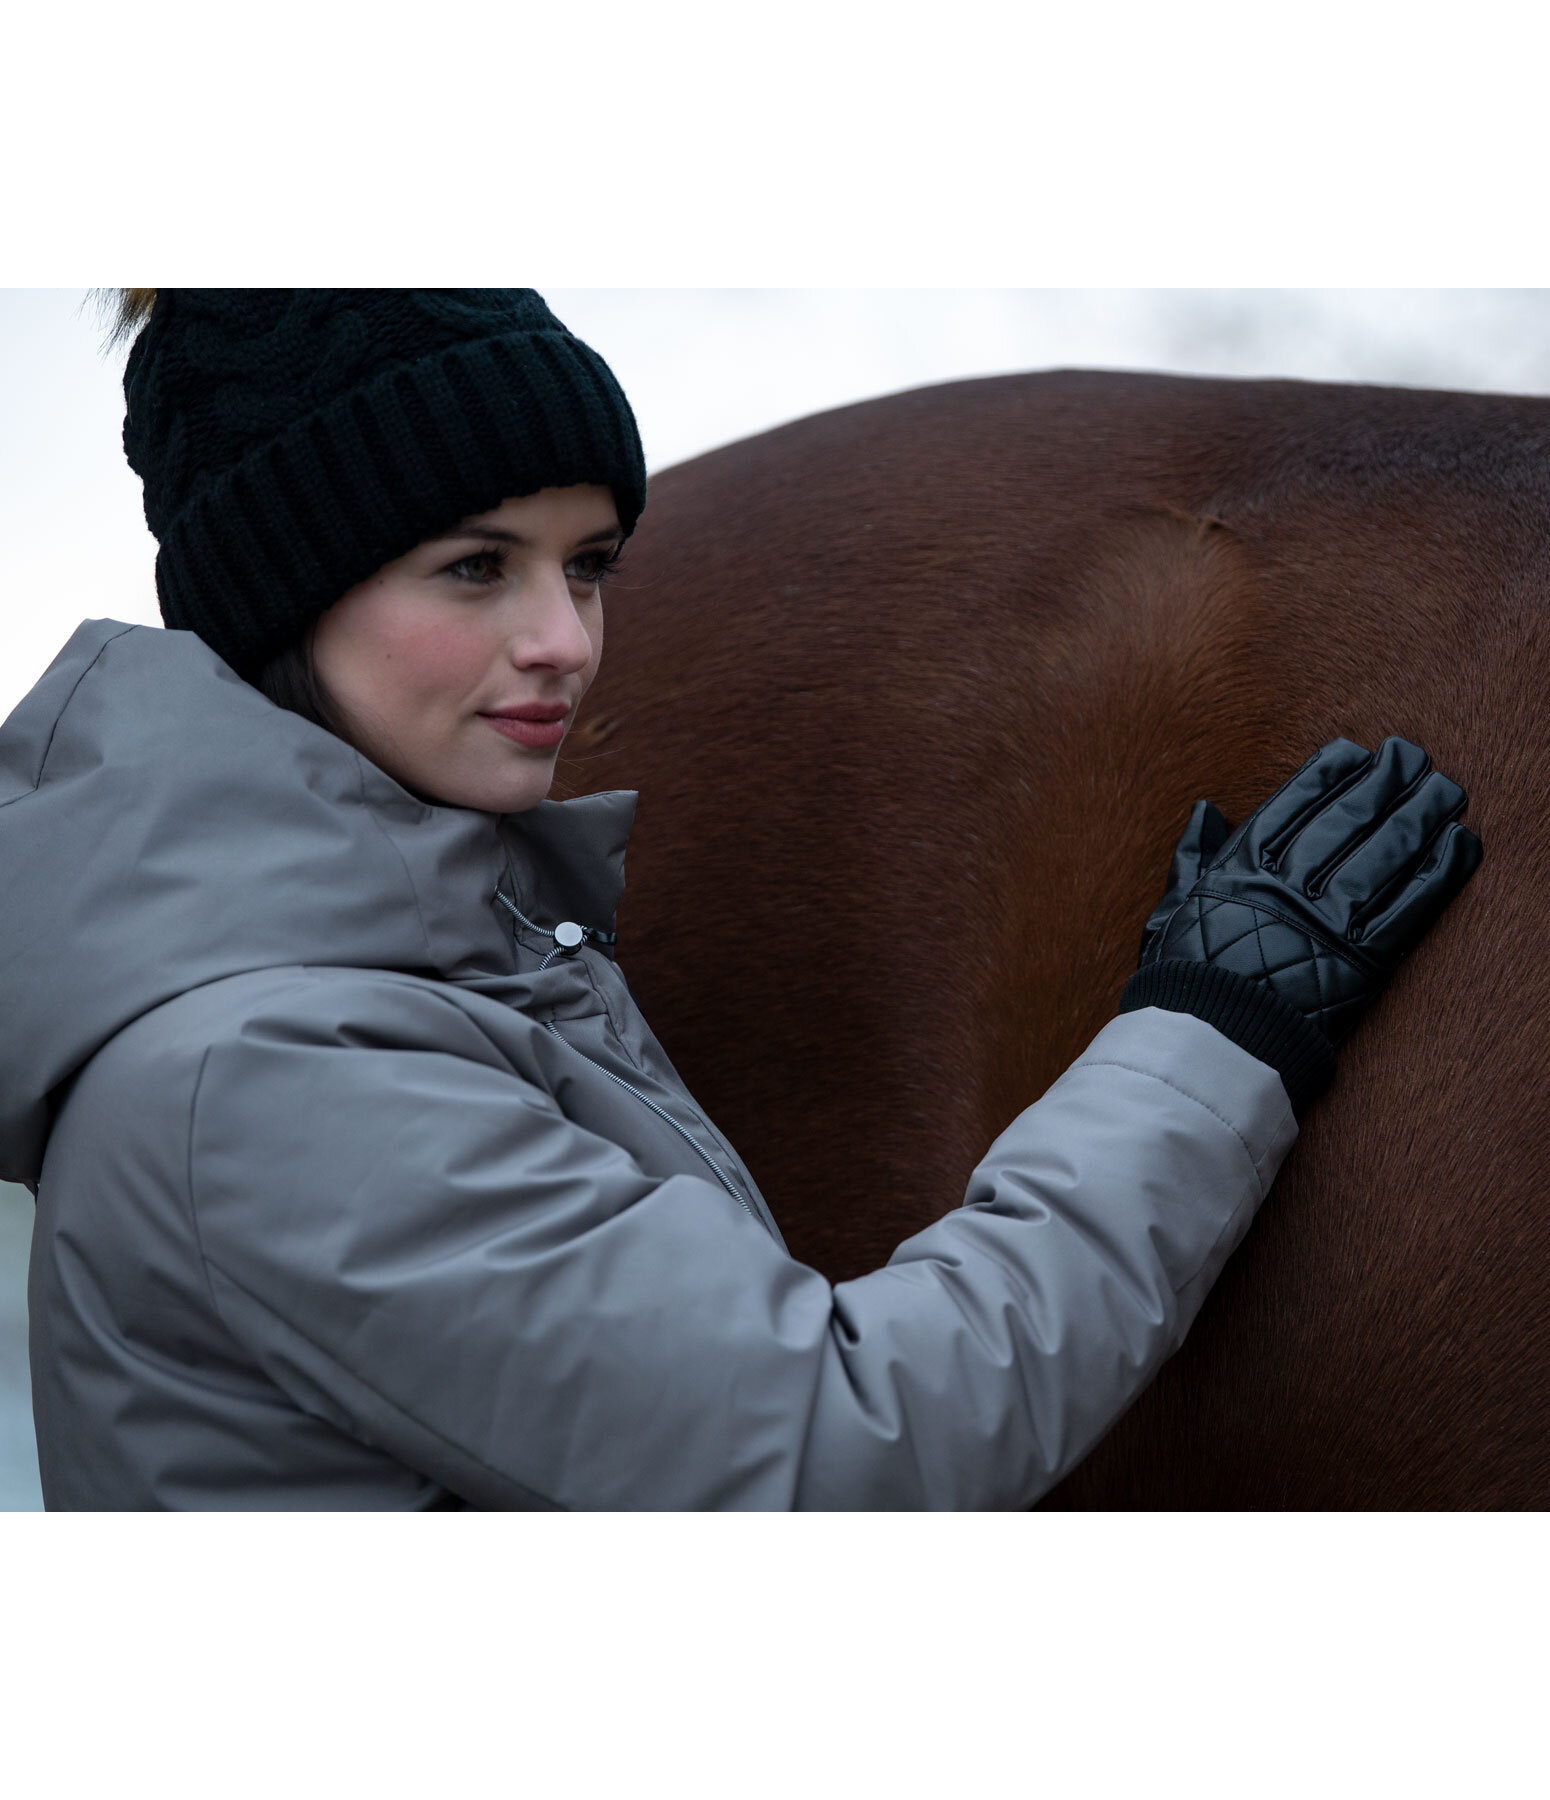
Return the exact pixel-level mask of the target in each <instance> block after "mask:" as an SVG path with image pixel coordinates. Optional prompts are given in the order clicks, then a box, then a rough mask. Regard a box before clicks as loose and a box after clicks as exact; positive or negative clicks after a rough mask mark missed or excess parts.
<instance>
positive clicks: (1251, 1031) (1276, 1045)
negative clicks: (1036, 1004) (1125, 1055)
mask: <svg viewBox="0 0 1550 1800" xmlns="http://www.w3.org/2000/svg"><path fill="white" fill-rule="evenodd" d="M1468 800H1469V796H1468V795H1467V794H1466V793H1465V792H1464V790H1463V789H1462V788H1461V787H1459V786H1458V784H1457V783H1456V782H1453V781H1450V780H1449V779H1448V778H1447V776H1446V775H1443V774H1441V773H1439V772H1438V771H1437V770H1435V769H1433V768H1432V766H1431V759H1430V758H1429V757H1428V756H1427V754H1426V752H1425V751H1424V750H1421V749H1419V748H1418V747H1417V746H1416V745H1414V744H1411V743H1407V742H1406V741H1405V739H1404V738H1399V737H1390V738H1385V739H1384V740H1383V743H1382V744H1381V745H1380V746H1379V748H1378V751H1377V753H1376V754H1375V755H1374V754H1372V753H1371V752H1369V751H1366V750H1363V749H1362V747H1361V746H1360V745H1359V744H1353V743H1351V742H1350V741H1349V740H1348V739H1346V738H1336V739H1334V740H1333V742H1331V743H1328V744H1326V745H1325V746H1324V748H1323V749H1322V750H1320V751H1318V752H1317V753H1316V754H1315V755H1313V756H1311V757H1309V759H1308V760H1307V762H1305V763H1304V764H1303V765H1302V767H1301V768H1300V769H1298V770H1297V772H1296V773H1295V774H1294V775H1293V776H1292V777H1291V778H1290V779H1289V780H1288V781H1286V782H1284V783H1283V784H1282V785H1281V786H1280V787H1279V788H1277V789H1276V791H1275V793H1274V794H1272V795H1271V797H1270V798H1269V799H1268V800H1267V801H1265V803H1264V805H1263V806H1261V807H1260V808H1259V809H1258V810H1257V811H1256V812H1254V813H1251V814H1250V816H1249V817H1248V818H1247V819H1246V820H1245V821H1244V823H1243V824H1242V825H1240V826H1239V827H1238V829H1237V830H1236V831H1234V832H1231V833H1229V828H1228V825H1227V821H1226V820H1225V819H1224V818H1223V817H1222V815H1221V813H1220V812H1218V811H1217V809H1216V807H1214V806H1213V805H1212V804H1211V802H1210V801H1209V800H1199V801H1197V802H1196V803H1195V806H1194V809H1193V810H1192V811H1191V813H1190V816H1189V823H1188V824H1187V825H1186V826H1185V828H1184V832H1183V835H1182V836H1181V837H1180V839H1179V842H1178V847H1177V848H1176V849H1175V851H1174V853H1173V866H1172V869H1171V870H1170V873H1169V881H1168V891H1167V893H1166V894H1164V896H1163V898H1162V899H1161V901H1159V903H1158V904H1157V906H1156V907H1155V908H1154V909H1153V911H1152V914H1151V917H1150V918H1148V920H1147V922H1146V928H1145V930H1144V932H1143V933H1142V938H1141V961H1140V966H1139V968H1138V969H1137V971H1136V973H1135V974H1134V975H1133V976H1132V977H1131V979H1130V981H1129V982H1127V984H1126V986H1125V992H1124V996H1123V997H1122V999H1121V1002H1120V1008H1119V1010H1120V1011H1121V1012H1132V1011H1134V1010H1136V1009H1137V1008H1138V1007H1142V1006H1164V1007H1169V1008H1171V1009H1172V1010H1174V1011H1182V1012H1193V1013H1196V1014H1198V1015H1199V1016H1200V1017H1202V1018H1205V1019H1207V1020H1208V1021H1209V1022H1210V1023H1212V1024H1215V1025H1217V1026H1218V1027H1219V1028H1220V1029H1222V1030H1224V1031H1225V1032H1226V1034H1227V1035H1228V1036H1229V1037H1231V1038H1233V1039H1234V1041H1235V1042H1238V1043H1240V1044H1242V1045H1243V1047H1244V1048H1245V1049H1247V1050H1249V1051H1250V1052H1251V1054H1253V1055H1256V1056H1259V1057H1260V1058H1261V1060H1263V1061H1265V1062H1268V1063H1270V1064H1271V1065H1272V1066H1273V1067H1275V1068H1277V1069H1279V1070H1280V1073H1281V1077H1282V1080H1283V1082H1285V1084H1286V1088H1287V1093H1288V1096H1289V1097H1290V1099H1291V1102H1292V1106H1293V1108H1294V1110H1296V1111H1301V1109H1302V1107H1303V1106H1304V1105H1306V1104H1307V1102H1308V1101H1309V1100H1311V1099H1312V1098H1313V1097H1314V1095H1315V1094H1317V1093H1318V1092H1320V1091H1321V1090H1322V1089H1323V1087H1324V1086H1326V1085H1327V1083H1328V1082H1329V1080H1330V1079H1331V1077H1332V1076H1333V1074H1334V1061H1335V1058H1334V1047H1335V1046H1336V1045H1337V1044H1339V1043H1340V1042H1341V1040H1342V1039H1343V1038H1344V1037H1345V1036H1346V1035H1347V1033H1348V1032H1349V1031H1350V1030H1351V1027H1352V1026H1353V1025H1354V1024H1355V1023H1356V1020H1357V1018H1358V1017H1359V1016H1360V1014H1361V1013H1362V1012H1363V1010H1364V1009H1365V1008H1366V1007H1367V1006H1368V1005H1369V1004H1370V1003H1371V1002H1372V1000H1373V999H1375V998H1376V996H1377V995H1378V993H1379V992H1380V991H1381V990H1382V988H1383V987H1384V986H1385V985H1386V983H1387V982H1388V980H1389V978H1390V976H1391V975H1392V974H1393V973H1394V970H1395V968H1396V967H1397V966H1398V964H1399V963H1400V961H1401V960H1402V959H1403V958H1404V957H1405V956H1406V955H1407V954H1408V953H1409V951H1410V950H1411V949H1413V948H1414V946H1415V945H1416V944H1417V943H1418V942H1419V941H1420V939H1421V937H1422V936H1423V935H1424V934H1425V932H1426V931H1427V930H1428V929H1429V928H1430V926H1431V925H1432V924H1433V923H1434V922H1435V921H1436V919H1437V917H1438V915H1439V914H1440V913H1441V912H1442V910H1443V908H1444V907H1445V906H1446V905H1447V904H1448V902H1449V901H1450V900H1451V899H1452V898H1453V897H1454V895H1455V894H1457V893H1458V891H1459V889H1460V888H1461V887H1463V885H1464V883H1465V882H1466V881H1468V879H1469V878H1470V876H1471V875H1473V874H1474V872H1475V870H1476V869H1477V868H1478V867H1479V865H1480V858H1481V855H1482V851H1481V845H1480V840H1479V838H1477V837H1476V836H1475V834H1474V833H1473V832H1472V831H1470V830H1469V829H1468V828H1467V827H1465V826H1463V825H1461V824H1459V823H1458V816H1459V814H1460V813H1462V812H1463V811H1464V808H1465V807H1466V805H1467V804H1468Z"/></svg>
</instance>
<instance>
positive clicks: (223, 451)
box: [124, 288, 646, 674]
mask: <svg viewBox="0 0 1550 1800" xmlns="http://www.w3.org/2000/svg"><path fill="white" fill-rule="evenodd" d="M124 396H125V402H126V413H125V419H124V450H125V453H126V455H127V456H128V458H129V461H130V464H131V466H132V467H133V468H134V469H135V471H136V472H137V473H138V474H139V475H140V476H141V477H142V479H143V481H144V483H145V516H146V521H147V523H148V524H149V525H150V528H151V530H152V532H153V533H154V534H155V535H156V537H157V539H158V540H159V543H160V554H159V555H158V557H157V562H156V581H157V590H158V594H159V596H160V601H161V611H162V617H163V619H164V620H165V622H166V623H167V624H168V625H169V626H173V627H182V628H184V629H187V630H191V631H195V632H197V633H198V634H199V635H200V636H201V637H202V638H204V640H205V641H206V642H207V643H208V644H210V646H211V647H212V648H213V649H214V650H215V651H216V652H217V654H218V655H220V656H222V657H223V658H225V660H226V661H227V662H228V663H230V664H231V665H232V667H233V668H235V669H236V670H237V671H238V672H239V673H241V674H249V673H251V672H252V671H253V670H254V669H256V668H257V667H259V666H260V665H261V664H262V663H263V662H265V661H266V660H267V659H268V658H269V657H270V656H272V655H273V654H274V653H275V651H276V650H278V649H280V648H281V647H282V646H283V645H284V644H285V643H286V642H287V641H288V640H289V639H290V638H291V637H293V636H294V635H295V633H296V632H297V631H298V630H300V629H301V627H302V626H303V625H305V624H306V623H307V621H308V620H309V619H311V618H313V617H315V616H316V615H317V614H318V613H320V612H321V611H323V610H324V608H325V607H328V606H331V605H332V604H333V602H334V601H335V600H337V599H338V598H339V596H340V595H341V594H342V593H344V592H345V591H346V590H347V589H349V588H351V587H353V586H355V585H356V583H357V582H360V581H363V580H365V579H366V577H367V576H368V575H371V574H372V573H374V571H375V570H377V569H378V568H380V567H381V566H382V564H383V563H384V562H388V561H390V560H391V559H392V558H394V557H396V556H401V555H402V554H403V553H404V552H405V551H407V550H409V549H412V548H413V547H414V545H415V544H417V543H419V542H420V541H421V540H422V539H423V538H425V537H427V536H428V535H430V534H431V533H432V532H435V531H439V530H443V529H445V528H446V527H447V526H448V525H450V524H452V523H453V522H455V521H456V520H457V519H459V518H463V517H466V516H467V515H468V514H470V513H477V512H484V511H487V510H488V509H489V508H491V507H493V506H497V505H499V504H500V502H501V501H502V500H505V499H510V498H513V497H516V496H520V495H523V494H530V493H536V492H537V491H538V490H539V489H540V488H543V487H565V486H570V485H573V484H576V483H580V482H596V483H598V484H599V485H602V486H605V487H608V488H611V489H612V491H613V495H614V500H615V503H616V504H617V506H618V508H619V522H620V524H621V525H622V526H623V528H624V530H625V531H626V532H627V533H628V532H630V531H632V530H633V529H634V526H635V523H636V520H637V519H638V518H639V516H640V512H641V509H642V507H643V506H644V505H645V491H646V470H645V459H644V456H643V453H642V450H641V443H640V435H639V432H638V431H637V429H636V425H635V418H634V415H633V413H632V412H631V410H630V406H629V402H628V401H627V400H626V399H625V397H624V394H623V392H622V390H621V389H620V387H619V384H618V382H617V381H616V380H615V379H614V377H613V374H612V373H611V371H610V370H609V368H608V366H607V364H606V363H604V361H603V359H602V358H601V357H600V356H598V354H597V353H596V352H595V351H594V350H591V349H589V348H588V346H587V345H585V344H583V343H582V342H581V341H580V340H579V339H578V338H575V337H573V336H572V335H571V333H570V332H568V331H567V330H566V329H565V327H564V326H563V325H562V324H561V323H560V321H559V320H558V319H556V318H555V316H554V315H553V313H551V312H550V311H549V309H548V307H547V306H546V305H545V304H544V302H543V300H542V299H541V298H540V296H539V295H538V294H537V293H535V292H534V291H533V290H532V289H529V288H465V289H447V290H430V289H391V288H348V289H346V288H313V289H307V288H252V289H219V288H170V289H162V290H160V291H159V293H158V295H157V299H156V305H155V309H154V311H153V312H152V314H151V317H150V320H149V322H148V323H147V324H146V326H145V328H144V330H143V331H142V332H141V334H140V336H139V338H138V339H137V341H136V343H135V346H134V349H133V350H132V351H131V353H130V356H129V362H128V365H127V367H126V368H125V371H124Z"/></svg>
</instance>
